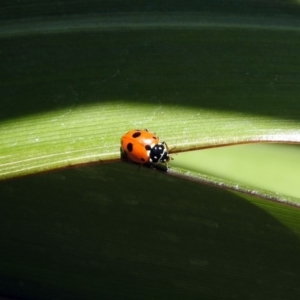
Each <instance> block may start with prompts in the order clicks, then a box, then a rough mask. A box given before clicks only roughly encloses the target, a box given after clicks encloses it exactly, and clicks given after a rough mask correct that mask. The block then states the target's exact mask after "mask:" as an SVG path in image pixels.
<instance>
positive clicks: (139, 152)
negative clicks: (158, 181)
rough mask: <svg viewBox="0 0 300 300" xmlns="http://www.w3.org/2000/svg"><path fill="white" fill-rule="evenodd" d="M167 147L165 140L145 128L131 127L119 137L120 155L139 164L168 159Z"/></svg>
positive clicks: (166, 160) (157, 162)
mask: <svg viewBox="0 0 300 300" xmlns="http://www.w3.org/2000/svg"><path fill="white" fill-rule="evenodd" d="M168 151H169V149H168V146H167V144H166V143H165V142H159V138H158V137H157V136H155V134H153V133H151V132H149V131H148V130H147V129H144V130H140V129H133V130H130V131H128V132H127V133H126V134H125V135H123V136H122V138H121V157H122V158H125V159H127V160H130V161H133V162H135V163H139V164H148V165H149V166H153V164H159V163H163V164H165V165H167V162H168V161H169V160H170V156H169V153H168Z"/></svg>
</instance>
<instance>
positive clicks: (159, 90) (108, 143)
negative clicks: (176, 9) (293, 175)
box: [0, 16, 300, 178]
mask: <svg viewBox="0 0 300 300" xmlns="http://www.w3.org/2000/svg"><path fill="white" fill-rule="evenodd" d="M126 20H127V23H125V25H123V24H124V19H123V18H122V19H120V23H118V19H114V22H115V23H114V24H115V25H114V26H112V27H111V28H108V27H107V26H108V25H109V24H110V23H109V21H110V19H105V20H104V21H103V20H102V19H98V21H97V19H94V21H95V23H94V24H93V30H91V28H90V27H85V24H87V23H86V21H87V20H85V19H83V20H82V19H79V20H78V22H79V23H76V24H77V25H76V26H75V27H72V24H73V23H72V22H71V21H72V19H71V20H69V23H66V22H67V21H64V22H65V24H68V26H64V27H58V29H59V30H57V31H54V30H53V31H50V32H48V33H47V29H49V28H52V27H51V26H50V25H51V24H49V23H47V22H44V23H43V22H41V21H37V24H34V23H32V24H31V23H29V24H30V25H31V26H32V28H38V29H37V30H36V34H33V31H32V30H30V29H27V30H28V31H26V30H25V31H24V32H22V34H21V35H15V33H14V31H13V28H14V27H13V26H14V25H10V26H11V27H9V26H8V25H6V26H4V29H5V30H4V31H3V33H2V36H1V37H0V38H1V45H2V49H3V50H2V53H1V55H2V59H3V61H4V62H5V63H4V66H3V68H2V70H1V83H0V86H1V90H2V99H1V101H2V105H3V107H2V109H1V119H2V122H1V123H0V178H10V177H14V176H20V175H25V174H30V173H35V172H40V171H45V170H50V169H54V168H61V167H65V166H68V165H74V164H81V163H89V162H94V161H99V160H110V159H117V158H118V157H119V139H120V137H121V135H122V134H124V133H125V132H126V131H127V130H129V129H131V128H148V129H149V130H151V131H154V132H156V133H157V134H158V135H159V136H160V137H161V138H162V139H163V140H165V141H167V143H168V144H169V146H170V148H171V150H172V152H178V151H187V150H192V149H200V148H203V147H212V146H220V145H227V144H235V143H245V142H258V141H259V142H261V141H264V142H275V141H276V142H289V143H290V142H293V143H296V142H299V140H300V135H299V132H300V131H299V123H298V120H299V111H300V110H299V109H297V108H298V106H299V101H298V94H299V82H300V81H299V79H300V78H298V77H299V76H300V75H299V72H298V69H297V66H298V63H297V62H298V61H299V55H298V49H299V46H300V40H299V39H298V35H299V32H298V30H297V28H291V26H290V27H288V26H287V27H283V28H282V30H276V29H277V27H276V24H275V23H274V27H272V25H268V26H263V25H262V26H261V28H260V29H259V30H254V28H251V26H249V24H247V23H246V24H243V23H242V24H240V23H236V24H234V23H233V24H232V23H230V26H227V27H226V30H224V28H223V27H218V26H217V27H216V26H214V25H213V24H211V26H208V25H207V24H206V23H201V22H198V23H196V24H195V23H193V22H191V23H188V24H186V20H188V18H187V19H186V20H184V22H181V23H180V22H179V23H174V21H173V22H172V20H171V21H167V20H163V21H162V22H161V23H159V24H157V23H155V22H153V21H152V23H151V18H150V21H149V23H143V24H144V25H141V26H139V25H138V24H137V25H135V26H132V24H133V23H132V22H134V20H136V19H135V17H134V16H129V17H127V19H126ZM193 20H195V17H194V19H193ZM130 21H131V22H130ZM168 22H169V23H168ZM126 24H131V25H130V26H127V25H126ZM175 24H176V26H174V25H175ZM183 24H185V25H186V26H185V27H184V28H180V27H182V26H181V25H183ZM25 25H26V24H24V28H25V29H26V28H27V27H26V26H25ZM33 25H35V26H33ZM116 25H117V26H116ZM169 25H170V26H169ZM49 26H50V27H49ZM122 26H123V27H124V28H120V27H122ZM78 28H82V31H80V30H79V29H78ZM73 29H74V30H73ZM291 43H292V44H293V47H290V44H291ZM282 62H284V63H282Z"/></svg>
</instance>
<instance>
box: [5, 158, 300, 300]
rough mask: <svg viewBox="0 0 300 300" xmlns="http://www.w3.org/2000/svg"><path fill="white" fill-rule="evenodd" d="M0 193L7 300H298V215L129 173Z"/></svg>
mask: <svg viewBox="0 0 300 300" xmlns="http://www.w3.org/2000/svg"><path fill="white" fill-rule="evenodd" d="M0 184H1V188H0V198H1V210H0V219H1V225H2V226H1V229H0V238H1V247H0V249H1V258H0V293H1V294H2V295H6V296H11V297H18V298H21V299H28V298H30V299H41V298H42V299H58V298H59V299H83V298H85V299H99V297H109V298H120V297H122V299H141V298H144V299H154V298H155V299H157V298H162V299H166V298H177V299H178V298H181V299H186V298H207V299H212V298H217V299H233V298H237V299H299V296H300V289H299V285H298V281H299V272H300V271H299V270H300V259H299V251H300V242H299V234H300V224H299V210H297V209H295V208H293V207H289V206H284V205H280V204H278V203H273V202H267V205H266V202H265V201H261V200H260V199H254V198H253V199H251V198H250V199H249V200H245V199H243V198H241V197H239V196H237V195H233V194H232V193H229V192H227V191H225V190H221V189H216V188H211V187H209V186H204V185H201V184H199V183H196V182H190V181H186V180H181V179H179V178H174V177H170V176H168V175H167V174H166V173H161V172H159V171H156V172H154V171H153V170H150V169H146V168H142V169H140V170H139V171H137V168H136V166H135V165H131V164H126V163H115V164H109V165H108V164H107V165H99V166H94V167H85V168H76V169H69V170H64V171H59V172H58V171H57V172H52V173H47V174H46V173H45V174H40V175H38V176H37V175H33V176H30V177H24V178H20V179H14V180H10V181H2V182H1V183H0ZM263 206H264V208H262V207H263ZM272 213H273V215H274V216H275V217H276V218H274V216H272ZM283 219H284V220H285V222H282V220H283ZM283 223H285V224H286V225H283ZM289 225H292V227H293V231H291V230H290V229H289Z"/></svg>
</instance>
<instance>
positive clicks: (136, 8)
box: [0, 0, 299, 20]
mask: <svg viewBox="0 0 300 300" xmlns="http://www.w3.org/2000/svg"><path fill="white" fill-rule="evenodd" d="M1 4H2V9H1V12H0V17H1V20H10V19H19V18H30V17H49V16H51V17H53V16H65V15H70V14H77V15H78V14H83V13H84V14H92V13H124V12H170V11H181V12H184V11H192V12H194V11H198V12H210V13H211V12H229V13H239V14H241V13H242V14H245V15H249V14H256V15H261V14H264V15H270V14H272V15H274V14H279V15H282V14H288V15H290V16H291V15H299V6H298V5H297V4H296V1H295V2H293V1H285V0H277V1H270V0H260V1H252V0H230V1H220V0H210V1H207V0H206V1H197V0H192V1H188V2H187V1H184V0H177V1H176V2H174V1H170V0H167V1H163V2H162V1H159V0H153V1H140V0H132V1H130V2H124V1H122V0H113V1H112V0H102V1H96V0H88V1H84V0H81V1H72V0H66V1H57V0H55V1H50V0H42V1H41V0H39V1H32V0H23V1H22V2H20V1H17V0H3V1H2V2H1Z"/></svg>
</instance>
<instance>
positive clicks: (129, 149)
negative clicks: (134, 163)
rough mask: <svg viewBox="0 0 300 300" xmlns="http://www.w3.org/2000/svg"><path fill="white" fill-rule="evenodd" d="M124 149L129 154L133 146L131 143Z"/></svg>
mask: <svg viewBox="0 0 300 300" xmlns="http://www.w3.org/2000/svg"><path fill="white" fill-rule="evenodd" d="M126 148H127V150H128V151H129V152H132V150H133V144H132V143H128V144H127V146H126Z"/></svg>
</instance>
